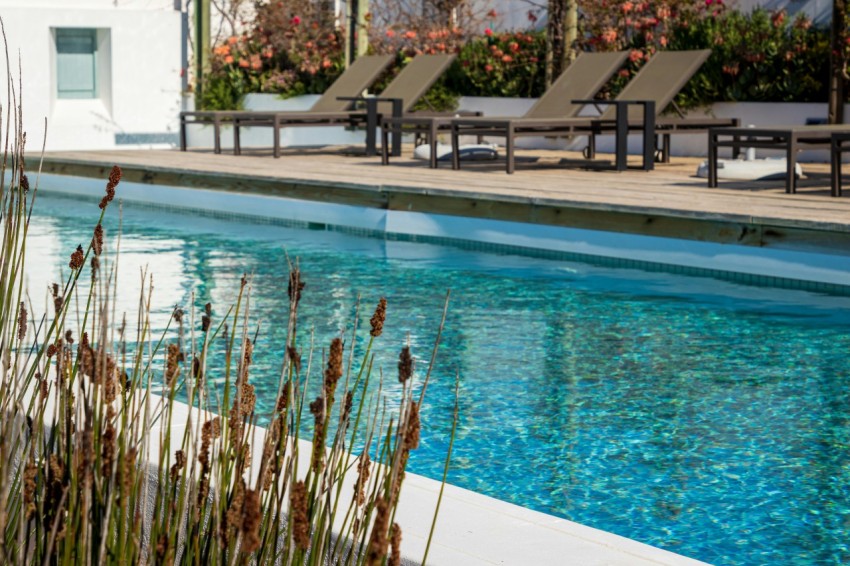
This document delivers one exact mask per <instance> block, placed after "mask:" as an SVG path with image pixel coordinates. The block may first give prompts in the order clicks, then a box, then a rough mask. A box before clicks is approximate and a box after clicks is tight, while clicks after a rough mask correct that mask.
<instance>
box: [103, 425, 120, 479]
mask: <svg viewBox="0 0 850 566" xmlns="http://www.w3.org/2000/svg"><path fill="white" fill-rule="evenodd" d="M115 438H116V433H115V427H114V426H113V425H112V423H111V422H110V423H107V425H106V430H105V431H103V436H102V437H101V463H102V466H101V470H100V472H101V474H102V476H103V477H104V478H108V477H109V476H110V475H111V474H112V461H113V459H114V458H115Z"/></svg>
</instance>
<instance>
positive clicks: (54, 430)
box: [0, 57, 448, 565]
mask: <svg viewBox="0 0 850 566" xmlns="http://www.w3.org/2000/svg"><path fill="white" fill-rule="evenodd" d="M7 59H8V57H7ZM7 87H8V92H9V98H8V99H9V100H10V101H12V103H11V104H10V105H9V108H7V109H6V112H5V116H4V119H5V126H6V141H5V146H4V150H3V151H4V154H3V160H2V162H0V190H2V195H0V201H2V226H3V234H2V250H0V364H1V366H0V564H44V565H52V564H62V565H65V564H68V565H70V564H174V563H180V564H204V565H208V564H222V565H224V564H227V565H233V564H326V563H332V564H346V565H347V564H369V565H379V564H390V565H392V564H399V563H400V561H401V540H402V527H401V526H399V525H398V524H397V522H396V512H397V510H398V506H399V501H400V499H401V495H402V487H403V484H404V477H405V468H406V465H407V461H408V458H409V455H410V453H411V451H412V450H415V449H416V448H417V446H418V444H419V439H420V430H421V426H420V417H419V411H420V407H421V404H422V401H423V397H424V394H425V391H426V388H427V383H428V378H429V376H430V373H431V370H430V368H431V367H432V366H433V364H434V360H435V354H436V349H437V347H438V344H439V334H440V333H441V331H442V324H441V328H440V332H438V338H437V341H436V343H435V345H434V352H432V354H431V357H430V362H429V363H427V364H423V365H427V369H426V370H423V371H417V372H414V356H413V355H412V353H411V351H410V349H409V347H407V346H405V347H403V348H401V351H400V353H399V356H398V372H397V379H398V381H399V382H400V383H401V386H400V388H399V387H396V389H400V390H401V393H400V394H398V395H396V396H395V398H393V399H389V396H388V395H386V394H385V393H384V390H385V389H388V388H385V387H384V384H383V382H382V380H383V373H381V372H379V371H378V370H377V369H375V368H374V367H373V366H374V354H373V348H375V347H376V344H377V343H378V341H379V339H380V338H381V336H382V334H383V326H384V322H385V318H386V316H387V309H388V308H389V307H388V305H387V302H386V300H385V299H380V301H379V302H378V304H377V307H376V309H375V310H374V313H373V314H372V316H371V319H370V321H369V325H368V328H365V325H363V326H364V328H359V327H358V316H357V315H355V317H354V320H353V321H352V323H351V326H350V329H349V330H348V331H347V332H341V333H340V335H339V336H337V337H335V338H333V340H332V341H331V342H330V344H328V345H326V347H325V348H319V347H316V348H312V347H310V346H303V345H302V344H309V343H310V342H311V340H310V336H309V333H301V332H300V327H301V324H300V320H299V315H298V306H299V302H300V300H301V297H302V293H304V292H305V291H307V290H308V289H305V284H304V281H303V280H302V274H301V270H300V268H299V267H298V265H297V263H295V264H294V265H290V266H288V268H289V270H290V275H289V286H288V290H287V292H288V299H289V301H288V304H289V317H288V329H287V330H288V331H287V338H286V343H285V344H281V345H279V347H280V351H281V358H282V359H281V365H280V375H279V385H278V387H277V392H276V399H275V402H274V404H273V405H272V407H273V408H272V409H271V411H268V412H267V413H264V414H262V415H260V414H258V413H260V410H259V408H258V405H257V396H256V393H255V389H254V385H253V384H252V380H253V378H254V375H253V372H252V360H253V355H254V346H255V344H257V332H256V331H254V330H252V329H253V328H254V327H253V326H252V322H251V321H252V319H253V315H254V313H253V312H252V301H251V290H252V287H253V282H252V280H251V278H250V277H249V276H245V277H243V279H242V282H241V286H240V289H239V290H238V296H237V298H236V300H235V304H233V305H232V307H230V308H229V309H228V310H227V313H226V314H225V316H223V317H220V318H217V317H216V316H215V314H214V310H213V308H212V305H210V304H209V303H208V304H206V305H205V306H204V307H199V308H197V309H195V308H194V306H192V305H189V306H188V307H187V308H185V309H183V308H175V310H174V311H173V315H172V316H171V318H170V322H169V324H168V328H167V329H166V330H164V331H162V332H160V333H159V334H154V331H153V329H152V324H151V314H150V313H151V302H152V297H153V296H154V290H153V284H152V279H151V277H150V276H148V275H147V274H145V273H143V274H142V275H141V278H142V282H143V285H142V293H141V295H140V296H139V309H138V313H135V314H136V316H135V320H133V317H132V316H131V317H130V318H129V319H128V317H127V316H126V315H124V314H123V313H116V312H115V310H116V309H115V305H116V302H117V301H116V297H117V296H118V294H119V293H121V285H120V282H119V281H117V270H116V266H117V262H118V258H119V257H120V253H119V252H120V235H114V236H108V235H107V234H105V230H104V228H103V223H102V221H103V219H104V214H105V213H106V211H107V210H108V209H109V208H110V207H113V206H115V203H114V198H115V195H116V190H117V189H118V188H119V184H120V180H121V170H120V168H119V167H117V166H116V167H114V168H113V169H112V171H111V172H110V173H109V175H108V180H107V182H106V190H105V193H104V196H103V199H102V200H101V202H100V210H99V212H98V211H97V210H96V209H95V208H94V205H92V210H93V213H95V214H99V217H98V218H97V221H96V222H93V223H92V224H93V228H92V237H91V241H90V242H88V243H87V244H86V245H76V244H71V245H69V247H68V269H67V273H66V275H65V277H64V278H63V279H62V282H61V283H57V284H53V285H52V286H51V287H50V288H49V289H48V292H47V294H46V296H45V301H44V303H45V305H44V308H41V311H44V312H43V314H36V313H39V312H40V310H39V309H40V307H38V306H37V305H38V304H40V301H39V300H33V298H32V296H31V295H30V294H29V293H28V292H27V289H26V288H25V286H24V283H23V281H24V278H23V273H24V264H25V261H24V260H25V258H26V257H27V255H28V253H27V252H28V250H27V231H28V227H29V221H30V216H31V214H32V208H33V204H34V202H35V200H36V195H37V192H38V187H37V185H38V183H37V182H34V183H33V184H32V186H30V180H29V176H28V174H27V172H26V171H25V170H24V159H23V156H24V151H25V147H24V146H25V141H26V140H25V134H24V133H23V132H22V131H21V129H20V124H21V115H20V107H21V106H20V104H19V103H18V102H16V101H15V97H16V96H17V92H19V90H18V88H16V86H15V84H14V83H13V82H12V81H7ZM63 243H64V244H66V245H67V244H68V243H67V242H63ZM358 311H359V309H358ZM128 320H129V321H130V322H128ZM443 320H445V311H444V316H443ZM367 332H368V338H367V337H366V336H365V334H366V333H367ZM302 334H303V336H302ZM360 335H363V342H365V346H364V348H363V349H362V353H361V354H359V355H357V356H355V351H354V348H353V347H351V346H350V345H351V344H355V343H356V341H357V339H358V338H359V337H360ZM402 342H403V341H400V343H402ZM219 350H220V351H219ZM392 373H395V372H392ZM414 373H416V377H414ZM376 376H377V377H376ZM420 376H421V377H420ZM388 379H389V378H388ZM393 379H396V377H395V376H394V377H393ZM221 382H223V386H222V385H220V383H221ZM414 382H416V383H417V385H415V386H414ZM216 384H219V385H216ZM260 418H262V420H263V422H268V423H270V424H269V426H268V427H267V428H266V429H262V428H259V427H258V426H255V423H256V422H257V421H258V420H259V419H260ZM302 431H309V432H307V433H303V432H302ZM304 434H309V437H304V438H302V436H303V435H304ZM447 457H448V455H447ZM422 511H423V512H428V511H427V510H422ZM435 513H436V512H435ZM435 517H436V515H435ZM432 532H433V527H432ZM426 556H427V549H426ZM423 562H424V558H423Z"/></svg>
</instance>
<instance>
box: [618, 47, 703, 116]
mask: <svg viewBox="0 0 850 566" xmlns="http://www.w3.org/2000/svg"><path fill="white" fill-rule="evenodd" d="M709 55H711V50H710V49H702V50H694V51H659V52H658V53H656V54H655V55H653V56H652V57H651V58H650V59H649V61H648V62H647V63H646V64H645V65H644V66H643V68H642V69H641V70H640V71H638V74H637V75H635V76H634V78H633V79H632V80H630V81H629V84H627V85H626V88H624V89H623V90H622V92H620V94H618V95H617V100H654V101H655V112H656V114H661V113H662V112H663V111H664V110H665V109H666V108H667V106H668V105H669V104H670V102H672V101H673V98H674V97H675V96H676V95H677V94H678V93H679V91H680V90H682V87H683V86H685V84H686V83H687V82H688V81H689V80H691V77H692V76H694V73H696V72H697V71H698V70H699V68H700V67H701V66H702V64H703V63H704V62H705V60H706V59H708V57H709ZM615 114H616V111H615V110H614V107H613V106H611V107H608V109H607V110H606V111H605V112H604V113H603V117H604V118H606V119H611V120H613V119H614V117H615ZM642 116H643V109H642V108H640V107H639V106H632V107H630V108H629V119H631V120H639V119H641V117H642Z"/></svg>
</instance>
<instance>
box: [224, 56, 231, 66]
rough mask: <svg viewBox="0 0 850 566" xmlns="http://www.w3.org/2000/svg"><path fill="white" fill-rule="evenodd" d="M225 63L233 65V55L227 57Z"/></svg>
mask: <svg viewBox="0 0 850 566" xmlns="http://www.w3.org/2000/svg"><path fill="white" fill-rule="evenodd" d="M224 62H225V63H227V64H228V65H230V64H231V63H233V55H228V56H227V57H225V58H224Z"/></svg>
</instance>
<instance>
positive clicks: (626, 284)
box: [29, 196, 850, 565]
mask: <svg viewBox="0 0 850 566" xmlns="http://www.w3.org/2000/svg"><path fill="white" fill-rule="evenodd" d="M40 198H41V197H40ZM97 212H98V211H97V208H96V205H93V204H92V203H91V202H89V201H86V200H85V199H83V200H81V199H75V200H70V199H66V198H60V197H54V196H49V197H46V198H42V199H41V201H40V202H39V203H38V204H37V205H36V213H35V214H34V216H33V223H32V226H31V233H32V235H33V238H34V242H35V244H31V246H30V248H31V249H36V248H35V245H38V248H37V249H38V250H39V251H38V252H37V253H38V258H39V259H38V262H37V263H38V264H39V265H38V266H36V268H37V270H40V271H37V272H33V273H31V274H30V281H29V284H30V286H31V287H32V288H35V289H44V288H46V283H42V281H41V279H40V278H44V277H46V276H48V275H45V274H46V273H49V272H50V271H52V272H54V273H55V272H58V270H59V269H60V268H62V267H66V266H67V255H68V254H69V253H70V252H71V251H72V248H73V247H75V246H76V243H77V242H78V241H79V243H85V242H87V241H88V239H90V238H91V226H90V225H88V224H87V223H86V219H91V222H94V221H95V220H96V214H97ZM116 212H117V210H116V211H112V212H111V213H110V216H109V217H108V218H107V220H106V223H105V226H106V228H107V240H108V245H112V244H110V242H113V241H114V239H110V238H111V237H113V236H114V234H115V233H116V228H117V224H118V218H117V215H116V214H115V213H116ZM121 222H122V223H123V229H122V236H121V239H122V243H121V246H122V259H121V260H120V262H119V265H120V266H121V273H120V277H122V278H126V279H133V278H138V269H139V265H149V266H150V271H152V272H153V273H154V277H155V280H154V281H155V291H154V299H155V307H154V308H155V311H156V312H155V313H154V314H155V315H156V316H154V317H153V320H154V324H155V325H156V324H159V325H160V329H161V328H163V327H164V323H165V321H166V320H167V318H168V313H170V311H171V308H172V307H173V305H175V304H187V303H189V302H190V300H191V293H192V292H194V293H195V294H196V301H195V302H196V305H203V304H204V303H205V302H207V301H208V300H209V301H212V303H213V305H214V314H217V315H218V316H221V315H222V314H223V313H224V312H225V311H226V307H227V305H228V304H229V303H230V302H231V301H232V300H233V299H234V298H235V294H236V291H237V289H238V287H239V280H240V278H241V277H242V274H243V273H252V274H254V283H253V291H252V293H253V294H252V307H251V308H252V310H253V312H254V313H256V319H257V321H258V323H257V324H258V328H259V340H258V344H257V346H256V347H255V366H254V369H253V377H252V381H253V383H254V384H255V386H256V387H257V396H258V400H259V403H260V405H263V404H265V405H264V406H265V407H266V408H268V406H269V404H271V403H272V402H273V395H274V392H275V391H276V388H277V385H278V373H279V364H280V352H281V348H282V346H281V345H282V344H283V342H284V335H283V334H282V333H283V332H285V327H286V323H285V321H286V316H287V312H286V288H287V267H286V266H287V258H289V259H294V258H298V261H299V263H300V266H301V269H302V271H303V273H304V279H305V281H306V283H307V288H306V289H305V293H304V299H303V302H302V307H301V319H302V332H301V340H302V345H303V346H304V347H306V345H307V340H308V339H309V333H310V332H313V333H314V336H315V341H316V344H317V353H316V356H318V358H317V359H321V348H322V346H323V345H326V344H328V343H329V341H330V339H331V337H332V336H334V335H336V334H337V333H338V332H339V330H340V329H341V328H347V327H348V325H349V324H350V321H351V319H352V316H353V314H354V312H355V309H356V304H357V297H358V294H360V295H362V307H361V311H362V312H361V318H362V319H363V320H362V321H361V324H364V325H366V326H367V327H368V318H369V316H371V310H372V309H373V308H374V305H375V304H376V303H377V301H378V298H379V297H381V296H386V297H387V300H388V304H389V306H388V316H387V322H386V325H385V330H384V336H383V337H382V338H381V339H380V340H379V343H378V349H377V352H376V367H382V368H383V370H384V371H385V374H386V376H387V384H386V386H385V389H386V390H387V392H388V394H389V395H394V394H398V388H397V386H396V385H395V383H394V382H395V374H394V371H395V367H396V356H397V354H398V351H399V349H400V347H401V346H402V345H403V344H404V343H406V341H407V340H408V333H409V340H410V344H411V348H412V351H413V353H414V355H415V356H416V357H417V359H418V362H417V366H416V367H417V375H418V377H419V378H420V379H421V378H422V377H423V375H424V372H425V366H426V364H427V359H428V358H429V356H430V352H431V345H432V344H433V341H434V339H435V335H436V331H437V327H438V324H439V317H440V314H441V311H442V304H443V299H444V296H445V293H446V290H447V289H451V299H450V307H449V314H448V319H447V322H446V328H445V331H444V335H443V343H442V346H441V348H440V350H439V353H438V363H437V367H436V368H435V371H434V374H433V376H432V381H431V383H430V385H429V386H428V392H427V397H426V401H425V405H424V407H423V410H422V420H423V434H422V445H421V447H420V448H419V449H418V450H417V451H415V452H414V453H413V455H412V457H411V468H410V469H411V471H413V472H415V473H419V474H422V475H425V476H428V477H432V478H440V477H441V476H442V470H443V464H444V456H445V451H446V448H447V446H448V440H449V433H450V430H451V420H450V419H451V413H452V409H453V405H454V384H455V376H459V379H460V422H459V425H458V433H457V439H456V442H455V451H454V454H453V458H452V464H451V468H450V471H449V481H450V482H451V483H453V484H456V485H459V486H462V487H466V488H469V489H472V490H475V491H478V492H481V493H484V494H487V495H491V496H493V497H496V498H499V499H502V500H505V501H510V502H512V503H516V504H519V505H523V506H525V507H530V508H533V509H536V510H539V511H543V512H546V513H550V514H553V515H557V516H560V517H566V518H568V519H571V520H574V521H578V522H580V523H584V524H587V525H590V526H593V527H597V528H600V529H603V530H606V531H612V532H615V533H617V534H620V535H623V536H626V537H629V538H633V539H636V540H639V541H642V542H645V543H649V544H652V545H655V546H659V547H662V548H665V549H668V550H671V551H674V552H678V553H681V554H684V555H687V556H691V557H694V558H698V559H701V560H705V561H707V562H711V563H716V564H806V565H807V564H840V563H846V562H848V561H850V542H848V541H850V358H848V352H850V298H848V297H847V296H845V295H846V293H845V292H844V291H846V289H840V288H839V289H836V288H833V287H817V286H815V287H812V286H809V287H807V288H804V289H797V288H787V287H794V285H795V282H788V281H760V280H758V278H751V277H746V278H743V279H740V280H735V279H734V278H733V277H731V276H729V274H727V273H725V272H720V273H715V274H711V273H709V274H705V273H702V274H703V275H710V276H709V277H706V276H700V277H697V276H695V274H694V273H693V271H692V270H681V271H679V270H676V269H670V268H667V267H665V268H664V269H661V268H659V267H658V266H652V265H645V264H640V265H635V264H634V262H633V263H632V264H630V263H629V262H627V261H624V262H617V261H613V260H607V259H600V258H577V257H569V256H565V255H564V254H555V253H550V252H541V253H525V252H527V250H517V249H509V248H506V247H504V246H498V247H495V246H489V245H480V244H475V243H470V242H462V241H461V242H459V241H456V240H453V241H450V242H443V241H440V240H438V239H423V238H415V239H413V238H405V237H401V236H398V235H392V234H390V235H383V234H381V235H380V236H381V237H380V238H376V237H375V236H376V235H375V234H372V233H369V232H368V231H355V230H343V229H335V228H333V227H329V226H325V225H306V224H305V225H298V224H294V223H281V222H279V221H276V220H274V219H257V218H250V219H246V218H240V217H232V216H228V215H223V214H210V213H206V212H205V213H203V214H196V213H195V212H193V211H187V210H170V211H168V210H162V209H154V208H153V207H150V206H140V205H136V204H125V205H124V211H123V219H122V220H121ZM60 238H61V240H60ZM71 243H73V246H72V245H71ZM65 248H68V249H65ZM520 251H522V252H523V253H518V252H520ZM581 259H589V260H590V261H580V260H581ZM42 285H43V286H42ZM135 300H136V298H135V297H131V298H130V299H128V300H127V303H126V304H127V306H128V308H132V306H133V305H134V304H135ZM365 334H366V333H365V332H361V335H360V336H359V337H358V339H357V341H356V342H355V343H353V344H347V345H346V348H350V347H354V348H355V351H356V352H357V353H359V352H362V349H363V347H364V344H365V336H364V335H365ZM355 358H356V354H355ZM316 363H318V362H316ZM317 367H318V366H317Z"/></svg>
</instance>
